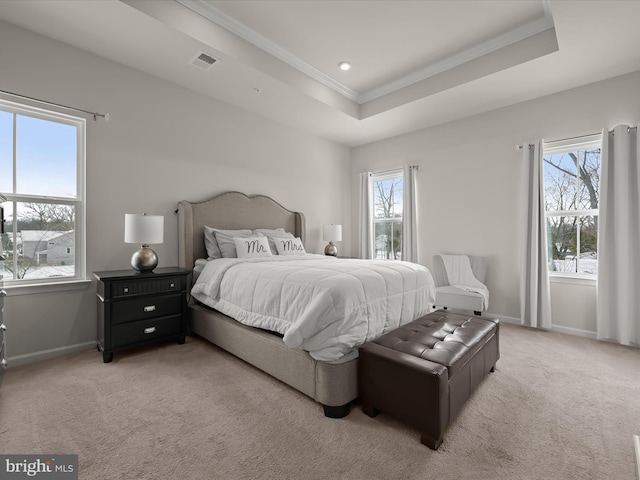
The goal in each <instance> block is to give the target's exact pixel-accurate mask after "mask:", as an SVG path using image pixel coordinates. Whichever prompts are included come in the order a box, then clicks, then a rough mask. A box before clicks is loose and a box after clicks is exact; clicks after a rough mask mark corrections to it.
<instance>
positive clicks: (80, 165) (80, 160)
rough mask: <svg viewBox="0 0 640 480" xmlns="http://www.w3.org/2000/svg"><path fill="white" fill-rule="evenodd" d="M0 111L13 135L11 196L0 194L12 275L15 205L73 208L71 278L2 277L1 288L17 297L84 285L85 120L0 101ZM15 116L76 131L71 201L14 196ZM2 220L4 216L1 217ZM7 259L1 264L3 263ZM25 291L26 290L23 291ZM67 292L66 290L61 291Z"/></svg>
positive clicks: (29, 195)
mask: <svg viewBox="0 0 640 480" xmlns="http://www.w3.org/2000/svg"><path fill="white" fill-rule="evenodd" d="M0 111H4V112H8V113H11V114H12V123H13V132H12V159H11V162H12V180H11V187H12V191H11V192H2V193H3V195H4V196H5V197H6V198H7V201H6V202H5V204H6V203H11V209H12V217H13V218H12V222H13V225H14V226H13V228H12V230H13V231H12V232H11V233H10V235H11V236H12V244H13V255H12V258H13V259H14V266H13V268H14V271H15V268H16V265H15V262H17V255H16V252H17V248H18V247H17V236H18V228H17V219H16V217H15V212H16V208H17V204H18V203H40V204H52V205H71V206H73V207H74V221H75V226H74V236H75V241H74V249H75V255H74V274H73V275H70V276H64V277H47V278H30V279H14V278H7V277H6V276H5V278H4V279H3V280H4V285H5V288H7V289H8V290H12V289H13V288H19V289H21V290H25V291H21V292H20V293H34V292H37V291H39V289H38V288H35V289H34V288H31V287H47V286H54V287H56V288H54V290H59V289H60V288H61V287H65V286H66V287H69V288H75V287H72V284H79V283H82V284H84V283H87V282H88V280H87V278H86V132H87V128H86V123H87V121H86V119H84V118H81V117H76V116H72V115H68V114H65V113H61V112H57V111H54V110H45V109H42V108H38V107H33V106H31V105H26V104H21V103H16V102H10V101H7V100H3V99H0ZM17 115H22V116H28V117H32V118H36V119H40V120H46V121H50V122H56V123H61V124H65V125H70V126H73V127H75V128H76V170H75V174H76V196H75V198H70V197H60V196H56V195H34V194H27V193H16V190H17V170H16V167H17V162H18V158H17V152H16V138H17V130H16V118H17ZM5 218H6V215H5ZM7 261H9V259H7V260H5V262H7ZM25 287H29V288H25ZM64 289H67V288H64Z"/></svg>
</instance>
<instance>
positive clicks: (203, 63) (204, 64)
mask: <svg viewBox="0 0 640 480" xmlns="http://www.w3.org/2000/svg"><path fill="white" fill-rule="evenodd" d="M216 62H217V60H216V59H215V58H213V57H212V56H211V55H209V54H208V53H204V52H198V53H196V54H195V56H194V57H193V58H192V59H191V61H190V62H189V63H190V64H191V65H193V66H195V67H198V68H201V69H202V70H209V69H210V68H211V67H213V64H214V63H216Z"/></svg>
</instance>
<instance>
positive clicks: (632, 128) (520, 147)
mask: <svg viewBox="0 0 640 480" xmlns="http://www.w3.org/2000/svg"><path fill="white" fill-rule="evenodd" d="M637 129H638V127H627V133H629V132H631V130H637ZM608 132H609V133H611V134H613V133H614V131H613V130H608ZM594 135H599V133H590V134H588V135H579V136H577V137H568V138H562V139H560V140H549V141H546V142H544V143H553V142H561V141H564V140H578V139H580V138H586V137H592V136H594ZM533 146H534V145H533V144H532V143H530V144H529V145H528V147H529V148H531V147H533ZM523 148H524V145H516V150H522V149H523Z"/></svg>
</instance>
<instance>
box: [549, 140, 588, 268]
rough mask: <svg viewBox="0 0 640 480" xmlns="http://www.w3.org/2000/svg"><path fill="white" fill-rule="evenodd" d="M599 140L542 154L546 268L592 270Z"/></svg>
mask: <svg viewBox="0 0 640 480" xmlns="http://www.w3.org/2000/svg"><path fill="white" fill-rule="evenodd" d="M599 183H600V147H599V144H596V145H587V146H584V147H583V148H580V149H572V150H570V151H557V150H556V151H554V152H553V153H551V154H548V153H547V150H546V148H545V155H544V185H545V206H546V216H547V228H548V236H549V238H548V251H549V263H550V264H549V270H550V271H554V272H565V273H577V274H596V271H597V257H598V208H599Z"/></svg>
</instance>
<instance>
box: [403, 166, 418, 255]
mask: <svg viewBox="0 0 640 480" xmlns="http://www.w3.org/2000/svg"><path fill="white" fill-rule="evenodd" d="M416 170H418V167H417V166H416V165H405V166H404V167H403V168H402V175H403V180H402V182H403V192H402V260H404V261H407V262H414V263H417V262H418V226H417V220H416V218H417V212H416V209H417V201H416Z"/></svg>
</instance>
